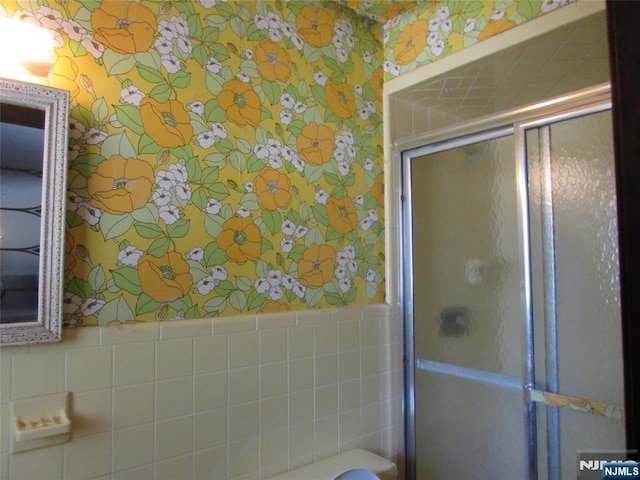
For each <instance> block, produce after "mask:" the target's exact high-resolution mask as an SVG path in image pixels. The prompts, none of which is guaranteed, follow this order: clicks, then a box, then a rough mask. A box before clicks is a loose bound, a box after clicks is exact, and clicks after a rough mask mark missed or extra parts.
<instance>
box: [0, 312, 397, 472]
mask: <svg viewBox="0 0 640 480" xmlns="http://www.w3.org/2000/svg"><path fill="white" fill-rule="evenodd" d="M0 353H1V357H0V358H1V362H0V367H1V372H0V375H1V376H0V378H1V384H0V389H1V390H0V399H1V405H0V409H1V410H0V413H1V435H0V454H1V457H0V458H1V463H0V480H26V479H28V480H37V479H47V480H50V479H53V478H55V479H58V478H59V479H68V480H72V479H73V480H75V479H101V480H102V479H114V480H115V479H118V480H125V479H135V480H142V479H154V478H155V479H180V480H188V479H215V480H221V479H266V478H269V477H270V476H272V475H275V474H278V473H282V472H285V471H287V470H289V469H291V468H295V467H298V466H301V465H304V464H307V463H310V462H312V461H314V460H318V459H321V458H324V457H327V456H330V455H333V454H336V453H338V452H341V451H345V450H348V449H350V448H355V447H362V448H366V449H369V450H371V451H374V452H376V453H378V454H381V455H383V456H385V457H387V458H390V459H392V460H394V461H396V462H399V460H398V459H399V455H400V452H401V435H402V416H401V385H402V370H401V359H400V355H401V335H400V322H399V321H398V320H397V313H396V312H394V311H392V308H390V307H388V306H385V305H377V306H366V307H348V308H343V309H334V310H317V311H307V312H299V313H297V314H287V315H261V316H255V315H252V316H246V317H233V318H230V319H214V320H194V321H181V322H166V323H158V324H132V325H127V326H115V327H103V328H98V327H96V328H83V329H77V330H66V331H65V339H64V341H63V342H62V343H60V344H55V345H40V346H33V347H9V348H3V349H2V351H1V352H0ZM61 391H69V392H71V403H72V407H71V414H72V439H71V441H69V442H67V443H65V444H62V445H57V446H53V447H47V448H42V449H38V450H31V451H28V452H22V453H14V454H10V453H9V449H10V447H9V445H10V432H11V430H10V428H11V427H10V424H11V422H10V405H11V401H12V400H14V399H21V398H26V397H32V396H37V395H43V394H48V393H56V392H61Z"/></svg>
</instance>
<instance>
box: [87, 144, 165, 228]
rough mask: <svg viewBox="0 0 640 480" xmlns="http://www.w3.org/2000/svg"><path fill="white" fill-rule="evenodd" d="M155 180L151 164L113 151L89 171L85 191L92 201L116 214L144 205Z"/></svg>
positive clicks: (93, 203)
mask: <svg viewBox="0 0 640 480" xmlns="http://www.w3.org/2000/svg"><path fill="white" fill-rule="evenodd" d="M154 181H155V176H154V173H153V168H152V167H151V165H149V164H148V163H147V162H145V161H143V160H138V159H137V158H127V159H125V158H124V157H121V156H120V155H114V156H112V157H111V158H109V159H108V160H104V161H102V162H100V163H99V164H98V168H97V169H96V171H95V172H94V173H92V174H91V175H89V178H88V179H87V192H88V193H89V195H90V196H91V200H90V203H91V205H93V206H94V207H96V208H99V209H101V210H104V211H106V212H109V213H113V214H115V215H118V214H123V213H128V212H131V211H133V210H135V209H137V208H141V207H144V206H145V205H146V204H147V202H148V201H149V199H150V198H151V189H152V187H153V184H154Z"/></svg>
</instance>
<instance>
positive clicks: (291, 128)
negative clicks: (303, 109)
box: [287, 119, 305, 137]
mask: <svg viewBox="0 0 640 480" xmlns="http://www.w3.org/2000/svg"><path fill="white" fill-rule="evenodd" d="M304 126H305V123H304V122H303V121H302V120H298V119H294V120H292V121H291V123H290V124H289V125H287V131H288V132H290V133H291V135H293V136H294V137H299V136H300V133H302V129H303V128H304Z"/></svg>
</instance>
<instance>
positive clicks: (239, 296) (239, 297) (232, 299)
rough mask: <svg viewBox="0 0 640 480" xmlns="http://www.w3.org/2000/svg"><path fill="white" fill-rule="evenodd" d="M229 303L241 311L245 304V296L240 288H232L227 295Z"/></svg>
mask: <svg viewBox="0 0 640 480" xmlns="http://www.w3.org/2000/svg"><path fill="white" fill-rule="evenodd" d="M229 303H230V304H231V306H232V307H233V308H235V309H236V310H237V311H239V312H241V311H242V310H244V307H246V306H247V296H246V295H245V294H244V293H242V292H241V291H240V290H234V291H233V292H231V295H229Z"/></svg>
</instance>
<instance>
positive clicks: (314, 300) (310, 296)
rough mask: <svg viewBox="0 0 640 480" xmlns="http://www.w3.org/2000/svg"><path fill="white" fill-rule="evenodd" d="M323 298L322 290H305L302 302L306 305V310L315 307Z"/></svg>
mask: <svg viewBox="0 0 640 480" xmlns="http://www.w3.org/2000/svg"><path fill="white" fill-rule="evenodd" d="M323 296H324V290H323V289H322V288H307V291H306V292H305V294H304V301H305V303H306V304H307V308H312V307H315V306H316V305H317V304H319V303H320V302H321V301H322V297H323Z"/></svg>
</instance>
